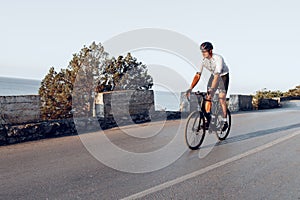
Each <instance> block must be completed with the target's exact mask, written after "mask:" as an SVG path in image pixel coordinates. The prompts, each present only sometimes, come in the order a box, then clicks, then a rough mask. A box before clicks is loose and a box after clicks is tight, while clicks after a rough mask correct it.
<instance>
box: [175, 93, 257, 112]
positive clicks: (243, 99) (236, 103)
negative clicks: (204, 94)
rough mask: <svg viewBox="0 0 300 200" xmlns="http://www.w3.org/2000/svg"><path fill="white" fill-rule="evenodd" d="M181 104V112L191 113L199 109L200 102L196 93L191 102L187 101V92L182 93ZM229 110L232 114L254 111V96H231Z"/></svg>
mask: <svg viewBox="0 0 300 200" xmlns="http://www.w3.org/2000/svg"><path fill="white" fill-rule="evenodd" d="M198 98H199V97H198ZM215 98H218V96H215ZM180 102H181V103H180V111H181V112H191V111H194V110H197V109H199V102H198V99H197V96H196V95H195V94H194V93H192V94H191V96H190V101H187V98H186V97H185V92H182V93H181V98H180ZM228 108H229V110H230V111H232V112H237V111H246V110H253V105H252V96H250V95H230V98H229V106H228Z"/></svg>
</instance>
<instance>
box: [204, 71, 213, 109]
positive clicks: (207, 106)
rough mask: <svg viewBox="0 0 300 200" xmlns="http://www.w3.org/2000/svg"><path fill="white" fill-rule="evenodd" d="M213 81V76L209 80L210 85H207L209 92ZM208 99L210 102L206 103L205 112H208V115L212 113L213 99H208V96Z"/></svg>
mask: <svg viewBox="0 0 300 200" xmlns="http://www.w3.org/2000/svg"><path fill="white" fill-rule="evenodd" d="M213 79H214V76H213V75H211V76H210V78H209V80H208V83H207V91H208V90H209V89H210V87H211V84H212V82H213ZM206 98H207V100H209V101H206V102H205V111H206V113H210V111H211V99H208V96H207V97H206Z"/></svg>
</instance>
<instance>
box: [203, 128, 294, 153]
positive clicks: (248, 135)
mask: <svg viewBox="0 0 300 200" xmlns="http://www.w3.org/2000/svg"><path fill="white" fill-rule="evenodd" d="M294 128H300V124H299V123H297V124H292V125H288V126H282V127H278V128H272V129H266V130H260V131H255V132H250V133H246V134H243V135H237V136H233V137H230V138H228V139H226V140H224V141H220V142H218V143H216V144H215V145H207V146H203V147H201V149H204V148H208V147H211V146H220V145H224V144H230V143H235V142H240V141H243V140H248V139H251V138H255V137H260V136H264V135H269V134H274V133H278V132H280V131H286V130H289V129H294Z"/></svg>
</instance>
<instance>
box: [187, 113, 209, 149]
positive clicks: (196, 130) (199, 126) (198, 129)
mask: <svg viewBox="0 0 300 200" xmlns="http://www.w3.org/2000/svg"><path fill="white" fill-rule="evenodd" d="M184 133H185V134H184V135H185V142H186V144H187V146H188V147H189V148H190V149H191V150H196V149H199V147H200V146H201V144H202V142H203V140H204V136H205V119H204V116H202V115H201V112H200V111H194V112H192V113H191V114H190V115H189V116H188V118H187V122H186V125H185V132H184Z"/></svg>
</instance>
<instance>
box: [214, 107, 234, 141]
mask: <svg viewBox="0 0 300 200" xmlns="http://www.w3.org/2000/svg"><path fill="white" fill-rule="evenodd" d="M219 116H222V115H219ZM220 121H221V120H220ZM227 123H228V128H227V129H226V130H225V131H222V128H223V123H220V124H222V126H221V127H220V130H219V131H217V132H216V135H217V138H218V139H219V140H225V139H226V138H227V136H228V135H229V132H230V129H231V113H230V111H229V110H228V109H227Z"/></svg>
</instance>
